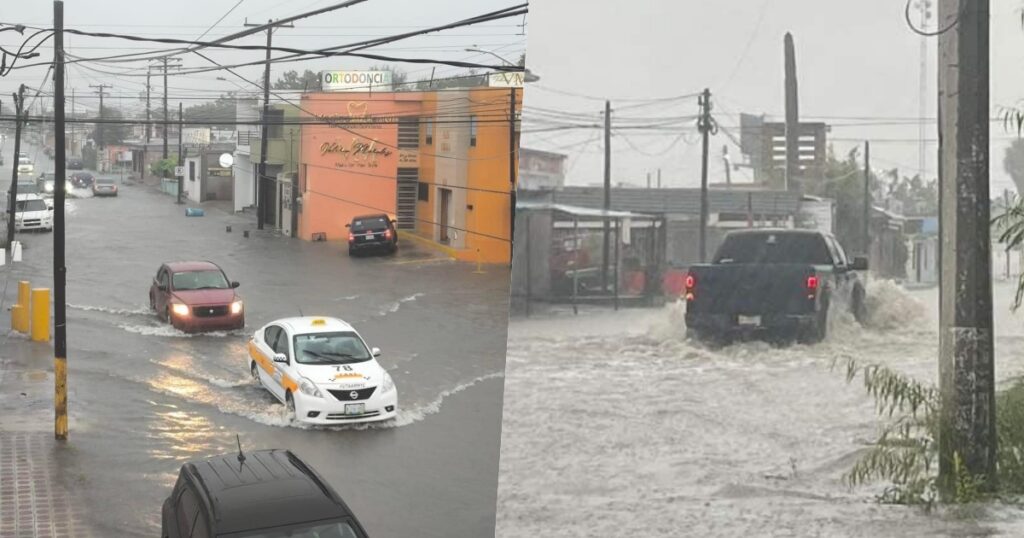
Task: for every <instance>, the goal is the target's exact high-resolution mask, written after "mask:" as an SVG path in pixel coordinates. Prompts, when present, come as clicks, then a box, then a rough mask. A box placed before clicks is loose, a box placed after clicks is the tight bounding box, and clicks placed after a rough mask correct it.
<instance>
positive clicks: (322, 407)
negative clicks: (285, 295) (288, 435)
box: [249, 316, 398, 425]
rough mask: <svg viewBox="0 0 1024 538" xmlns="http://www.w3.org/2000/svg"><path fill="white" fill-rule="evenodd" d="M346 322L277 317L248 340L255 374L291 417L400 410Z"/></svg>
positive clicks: (382, 414) (389, 383) (386, 379)
mask: <svg viewBox="0 0 1024 538" xmlns="http://www.w3.org/2000/svg"><path fill="white" fill-rule="evenodd" d="M379 355H380V349H377V348H372V349H371V348H369V347H368V346H367V345H366V342H365V341H364V340H363V338H362V337H361V336H359V333H357V332H356V330H355V329H354V328H352V326H351V325H349V324H348V323H346V322H344V321H342V320H340V319H336V318H327V317H308V316H307V317H295V318H285V319H279V320H277V321H273V322H271V323H268V324H267V325H265V326H263V327H261V328H260V329H259V330H257V331H256V333H255V334H253V336H252V338H251V339H250V340H249V358H250V360H249V370H250V373H251V374H252V376H253V378H254V379H255V380H256V381H257V382H259V383H260V384H261V385H262V386H263V387H265V388H266V389H267V390H269V391H270V392H271V394H273V395H274V396H275V397H276V398H277V399H278V400H280V401H281V402H282V403H283V404H285V406H286V409H287V414H288V417H289V419H291V420H297V421H300V422H307V423H312V424H321V425H333V424H345V423H354V422H375V421H382V420H388V419H392V418H395V416H396V415H397V414H398V391H397V389H396V388H395V383H394V381H393V380H392V379H391V376H390V375H388V373H387V371H386V370H384V368H383V367H381V365H380V364H378V363H377V360H376V357H378V356H379Z"/></svg>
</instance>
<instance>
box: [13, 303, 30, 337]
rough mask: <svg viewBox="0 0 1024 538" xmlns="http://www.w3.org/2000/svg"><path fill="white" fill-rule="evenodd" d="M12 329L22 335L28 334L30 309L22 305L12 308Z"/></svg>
mask: <svg viewBox="0 0 1024 538" xmlns="http://www.w3.org/2000/svg"><path fill="white" fill-rule="evenodd" d="M11 329H14V330H15V331H18V332H20V333H22V334H27V333H28V309H27V308H25V307H24V306H21V305H20V304H16V305H14V306H12V307H11Z"/></svg>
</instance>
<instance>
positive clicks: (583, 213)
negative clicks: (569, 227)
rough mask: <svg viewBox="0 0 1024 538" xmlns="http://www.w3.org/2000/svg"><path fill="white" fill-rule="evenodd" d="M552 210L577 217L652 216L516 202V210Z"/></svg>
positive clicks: (620, 217) (626, 217)
mask: <svg viewBox="0 0 1024 538" xmlns="http://www.w3.org/2000/svg"><path fill="white" fill-rule="evenodd" d="M521 209H525V210H551V211H558V212H560V213H565V214H568V215H572V216H575V217H583V218H587V217H591V218H603V217H607V218H611V219H643V218H651V216H650V215H641V214H639V213H633V212H630V211H615V210H611V211H605V210H604V209H594V208H589V207H579V206H571V205H565V204H552V203H548V202H516V210H521Z"/></svg>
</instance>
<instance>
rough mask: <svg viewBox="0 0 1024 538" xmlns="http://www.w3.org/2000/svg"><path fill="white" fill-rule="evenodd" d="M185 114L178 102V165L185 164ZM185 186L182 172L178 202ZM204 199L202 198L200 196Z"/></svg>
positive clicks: (179, 177) (179, 178) (179, 179)
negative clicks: (183, 137)
mask: <svg viewBox="0 0 1024 538" xmlns="http://www.w3.org/2000/svg"><path fill="white" fill-rule="evenodd" d="M184 120H185V115H184V113H183V112H182V107H181V102H180V101H179V102H178V166H185V153H184V151H183V150H184V148H185V146H184V144H182V135H183V133H184V132H185V122H184ZM184 188H185V174H184V173H182V174H181V175H179V176H178V200H177V203H179V204H180V203H181V191H182V189H184ZM200 199H202V198H200Z"/></svg>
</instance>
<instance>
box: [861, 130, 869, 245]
mask: <svg viewBox="0 0 1024 538" xmlns="http://www.w3.org/2000/svg"><path fill="white" fill-rule="evenodd" d="M861 224H862V226H863V228H862V229H861V236H860V237H861V246H863V247H864V255H865V256H869V257H870V256H871V142H868V141H864V222H863V223H861Z"/></svg>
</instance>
